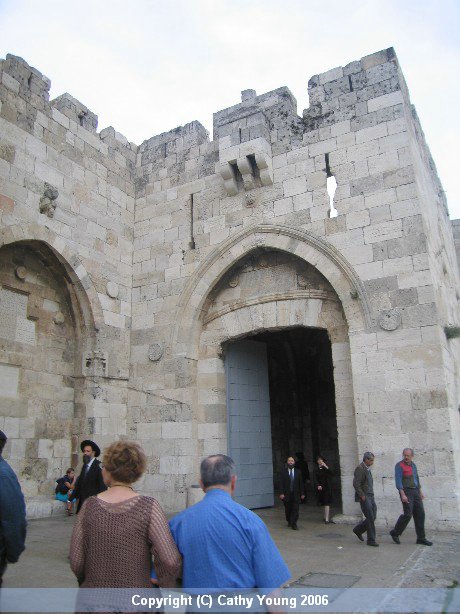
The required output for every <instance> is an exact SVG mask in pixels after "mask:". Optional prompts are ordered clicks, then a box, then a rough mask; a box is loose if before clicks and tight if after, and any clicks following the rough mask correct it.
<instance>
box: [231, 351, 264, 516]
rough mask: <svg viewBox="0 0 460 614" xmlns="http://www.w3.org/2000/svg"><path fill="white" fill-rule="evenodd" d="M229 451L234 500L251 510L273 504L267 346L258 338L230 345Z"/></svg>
mask: <svg viewBox="0 0 460 614" xmlns="http://www.w3.org/2000/svg"><path fill="white" fill-rule="evenodd" d="M225 367H226V369H225V370H226V376H227V429H228V453H229V456H231V457H232V458H233V460H234V461H235V463H236V471H237V476H238V480H237V483H236V492H235V500H236V501H238V503H241V504H242V505H245V506H246V507H248V508H250V509H255V508H259V507H269V506H272V505H273V462H272V439H271V423H270V394H269V388H268V368H267V348H266V345H265V343H258V342H257V341H235V342H234V343H232V344H230V345H229V346H228V347H227V352H226V359H225Z"/></svg>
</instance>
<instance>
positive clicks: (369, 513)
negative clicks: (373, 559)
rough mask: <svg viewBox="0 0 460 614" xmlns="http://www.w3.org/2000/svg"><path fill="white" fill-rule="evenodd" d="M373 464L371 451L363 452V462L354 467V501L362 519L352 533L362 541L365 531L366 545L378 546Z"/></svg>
mask: <svg viewBox="0 0 460 614" xmlns="http://www.w3.org/2000/svg"><path fill="white" fill-rule="evenodd" d="M373 464H374V455H373V454H372V452H364V455H363V462H362V463H361V464H359V465H358V466H357V467H356V469H355V473H354V477H353V488H354V489H355V501H359V504H360V506H361V511H362V513H363V515H364V520H362V521H361V522H360V523H359V524H357V525H356V526H355V528H354V529H353V533H354V534H355V535H356V537H357V538H358V539H359V540H360V541H364V538H363V533H366V532H367V545H368V546H374V547H376V546H378V543H377V542H376V541H375V518H376V516H377V505H376V504H375V499H374V479H373V477H372V472H371V467H372V465H373Z"/></svg>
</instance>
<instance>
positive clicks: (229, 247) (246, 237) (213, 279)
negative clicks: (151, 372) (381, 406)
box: [171, 224, 374, 358]
mask: <svg viewBox="0 0 460 614" xmlns="http://www.w3.org/2000/svg"><path fill="white" fill-rule="evenodd" d="M261 247H263V248H271V249H276V250H280V251H285V252H288V253H291V254H294V255H295V256H298V257H299V258H301V259H303V260H305V261H306V262H308V263H309V264H311V265H313V266H314V267H315V268H316V269H318V271H319V272H320V273H321V274H322V275H323V276H324V277H325V278H326V279H327V280H328V281H329V283H330V284H331V286H332V287H333V288H334V290H335V291H336V293H337V295H338V297H339V299H340V301H341V303H342V306H343V310H344V312H345V317H346V319H347V323H348V327H349V330H350V332H357V331H369V330H371V329H372V328H373V326H374V325H373V318H372V313H371V308H370V305H369V300H368V298H367V295H366V291H365V289H364V286H363V284H362V282H361V280H360V278H359V276H358V275H357V273H356V271H355V270H354V269H353V267H352V266H351V264H350V263H349V262H348V261H347V260H346V259H345V258H344V257H343V256H342V254H340V252H339V251H338V250H337V249H336V248H335V247H334V246H332V245H331V244H330V243H328V242H327V241H325V240H324V239H322V238H320V237H317V236H316V235H314V234H313V233H311V232H308V231H306V230H300V229H297V228H292V227H290V226H282V225H272V224H262V225H258V226H253V227H250V228H247V229H244V230H243V231H241V232H239V233H237V234H235V235H233V236H232V237H231V238H229V239H227V241H224V242H223V243H222V244H221V245H219V247H217V248H216V249H215V250H213V251H212V252H211V253H210V254H209V255H208V256H207V257H206V258H205V260H204V261H203V262H202V263H201V264H200V266H199V267H198V269H197V270H196V271H195V273H194V274H193V275H192V276H191V278H190V279H189V281H188V283H187V284H186V286H185V288H184V290H183V292H182V295H181V297H180V301H179V310H178V317H177V318H176V325H175V326H174V328H173V330H172V337H171V347H172V348H176V350H177V352H178V353H180V354H183V355H186V356H187V357H189V358H196V352H197V346H198V343H197V341H198V337H199V334H200V331H199V326H198V323H199V322H200V320H201V317H202V314H203V307H204V304H205V301H206V298H207V296H208V295H209V292H210V291H211V290H212V289H213V288H214V286H215V285H216V284H217V283H218V281H219V280H220V279H221V278H222V276H223V275H224V274H225V273H226V272H227V271H228V270H229V269H230V268H231V267H232V266H233V265H234V264H235V263H236V262H237V261H238V260H240V259H241V258H242V257H244V256H246V255H248V254H249V253H250V252H251V251H254V250H256V249H258V248H261Z"/></svg>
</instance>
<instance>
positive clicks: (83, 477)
mask: <svg viewBox="0 0 460 614" xmlns="http://www.w3.org/2000/svg"><path fill="white" fill-rule="evenodd" d="M80 449H81V451H82V452H83V467H82V469H81V473H80V475H79V477H78V480H77V485H76V487H75V490H74V492H73V496H74V498H75V499H78V507H77V514H78V512H79V511H80V508H81V506H82V505H83V503H84V501H85V499H87V498H88V497H91V496H92V495H97V494H99V493H100V492H102V491H103V490H107V486H106V485H105V484H104V480H103V479H102V471H101V463H100V461H98V460H97V457H98V456H99V455H100V454H101V450H100V448H99V446H98V445H97V444H96V443H94V441H91V440H90V439H85V441H82V442H81V444H80Z"/></svg>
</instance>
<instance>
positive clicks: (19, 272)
mask: <svg viewBox="0 0 460 614" xmlns="http://www.w3.org/2000/svg"><path fill="white" fill-rule="evenodd" d="M14 273H15V275H16V277H17V278H18V279H20V280H21V281H24V280H25V278H26V275H27V269H26V267H25V266H18V267H16V270H15V271H14Z"/></svg>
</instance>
